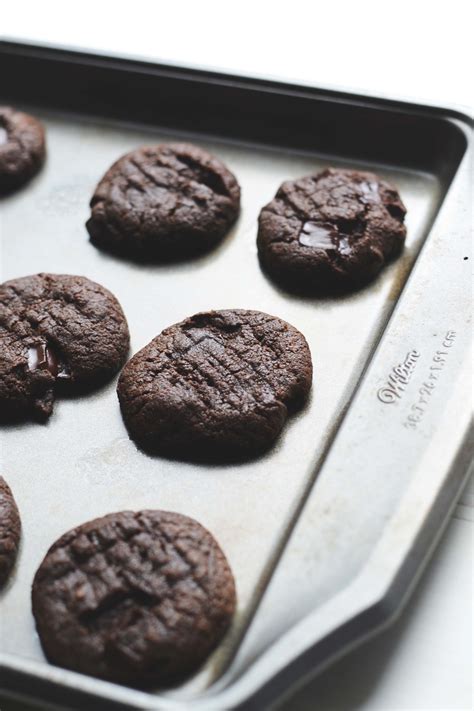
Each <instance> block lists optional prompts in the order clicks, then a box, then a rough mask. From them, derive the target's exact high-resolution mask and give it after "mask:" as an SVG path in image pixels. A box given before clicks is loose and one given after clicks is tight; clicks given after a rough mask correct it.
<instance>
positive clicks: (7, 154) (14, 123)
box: [0, 106, 46, 194]
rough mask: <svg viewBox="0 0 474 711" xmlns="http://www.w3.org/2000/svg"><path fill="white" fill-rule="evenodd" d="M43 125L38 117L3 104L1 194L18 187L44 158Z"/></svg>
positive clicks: (0, 111) (0, 108)
mask: <svg viewBox="0 0 474 711" xmlns="http://www.w3.org/2000/svg"><path fill="white" fill-rule="evenodd" d="M45 153H46V149H45V137H44V129H43V126H42V125H41V123H40V122H39V121H38V119H36V118H34V117H33V116H30V115H29V114H25V113H23V112H22V111H15V109H12V108H10V107H9V106H0V194H5V193H8V192H10V191H11V190H14V189H16V188H19V187H20V186H21V185H23V183H26V182H27V181H28V180H29V179H30V178H32V177H33V175H35V174H36V173H37V172H38V171H39V169H40V168H41V166H42V165H43V162H44V157H45Z"/></svg>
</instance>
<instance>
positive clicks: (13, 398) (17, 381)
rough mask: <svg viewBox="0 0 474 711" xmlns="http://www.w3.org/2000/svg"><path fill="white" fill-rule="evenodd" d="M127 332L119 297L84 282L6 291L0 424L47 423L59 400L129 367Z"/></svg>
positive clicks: (15, 285) (2, 297) (8, 286)
mask: <svg viewBox="0 0 474 711" xmlns="http://www.w3.org/2000/svg"><path fill="white" fill-rule="evenodd" d="M129 340H130V339H129V333H128V326H127V321H126V319H125V316H124V314H123V311H122V308H121V306H120V304H119V302H118V301H117V299H116V298H115V296H113V294H111V293H110V292H109V291H108V290H107V289H105V288H104V287H103V286H100V285H99V284H96V283H95V282H93V281H90V280H89V279H86V278H85V277H81V276H72V275H68V274H35V275H32V276H26V277H22V278H19V279H12V280H11V281H7V282H5V283H4V284H1V285H0V421H4V422H5V421H15V420H18V419H30V418H33V419H36V420H39V421H44V420H46V419H47V418H48V417H49V416H50V415H51V413H52V411H53V404H54V398H55V393H56V392H57V391H63V392H67V393H74V392H80V391H81V390H87V389H89V388H91V387H94V386H97V385H100V384H101V383H103V382H105V381H106V380H108V379H109V378H110V377H111V376H112V375H113V374H114V373H116V372H117V371H118V370H119V369H120V367H121V366H122V365H123V363H124V362H125V360H126V358H127V354H128V348H129Z"/></svg>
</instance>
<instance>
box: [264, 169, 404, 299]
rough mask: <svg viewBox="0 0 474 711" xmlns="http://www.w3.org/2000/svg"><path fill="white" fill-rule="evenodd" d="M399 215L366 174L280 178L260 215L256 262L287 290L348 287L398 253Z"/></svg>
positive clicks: (395, 198) (385, 186)
mask: <svg viewBox="0 0 474 711" xmlns="http://www.w3.org/2000/svg"><path fill="white" fill-rule="evenodd" d="M405 213H406V210H405V207H404V205H403V203H402V201H401V199H400V196H399V194H398V192H397V190H396V189H395V188H394V187H393V186H392V185H390V184H389V183H387V182H386V181H384V180H381V179H380V178H379V177H378V176H377V175H375V174H374V173H366V172H361V171H353V170H339V169H333V168H329V169H327V170H324V171H323V172H321V173H318V174H316V175H309V176H307V177H305V178H300V179H299V180H294V181H288V182H286V183H283V184H282V185H281V187H280V188H279V190H278V192H277V194H276V196H275V198H274V199H273V200H272V201H271V202H270V203H268V205H266V207H264V208H263V209H262V211H261V213H260V217H259V229H258V237H257V246H258V253H259V257H260V261H261V264H262V266H263V267H264V269H265V270H266V271H267V272H268V273H269V274H270V276H272V277H273V278H274V279H275V280H276V281H278V282H279V283H281V284H282V285H283V286H288V287H291V288H295V289H302V290H315V291H318V290H320V289H322V290H325V289H327V288H329V289H331V288H336V289H337V288H341V287H342V288H344V287H349V288H353V287H356V286H358V285H361V284H364V283H366V282H368V281H369V280H370V279H372V278H373V277H374V276H375V275H376V274H377V273H378V272H379V271H380V270H381V269H382V267H383V266H384V264H386V263H387V262H388V261H389V260H391V259H393V258H394V257H396V256H397V255H398V254H399V253H400V252H401V250H402V248H403V244H404V241H405V236H406V228H405V226H404V224H403V221H404V218H405Z"/></svg>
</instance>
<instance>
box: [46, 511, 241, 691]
mask: <svg viewBox="0 0 474 711" xmlns="http://www.w3.org/2000/svg"><path fill="white" fill-rule="evenodd" d="M32 601H33V614H34V617H35V620H36V626H37V629H38V634H39V636H40V640H41V644H42V646H43V650H44V652H45V654H46V656H47V658H48V659H49V661H50V662H53V663H55V664H58V665H60V666H63V667H66V668H69V669H73V670H74V671H78V672H82V673H84V674H90V675H92V676H97V677H100V678H102V679H107V680H109V681H115V682H118V683H121V684H129V685H132V686H140V687H152V686H158V685H170V684H174V683H176V682H178V681H180V680H182V679H184V678H185V677H187V676H189V675H190V674H191V673H193V672H194V671H196V670H197V669H198V668H199V667H200V666H201V664H202V663H203V662H204V660H205V659H206V658H207V656H208V655H209V654H210V653H211V652H212V651H213V649H214V648H215V647H216V646H217V645H218V644H219V642H220V641H221V639H222V638H223V636H224V634H225V632H226V631H227V629H228V627H229V625H230V622H231V620H232V616H233V614H234V610H235V604H236V596H235V586H234V579H233V576H232V572H231V570H230V567H229V564H228V562H227V560H226V558H225V556H224V553H223V552H222V550H221V549H220V547H219V545H218V544H217V542H216V541H215V539H214V538H213V537H212V535H211V534H210V533H209V531H207V530H206V529H205V528H203V526H201V525H200V524H199V523H197V521H194V520H193V519H191V518H188V517H187V516H182V515H180V514H176V513H168V512H165V511H140V512H132V511H123V512H120V513H114V514H110V515H108V516H104V517H103V518H98V519H96V520H94V521H90V522H88V523H85V524H83V525H82V526H79V527H78V528H75V529H73V530H72V531H69V532H68V533H66V534H64V535H63V536H62V537H61V538H59V540H57V541H56V543H54V544H53V545H52V547H51V548H50V549H49V551H48V553H47V554H46V557H45V558H44V560H43V562H42V563H41V565H40V567H39V569H38V571H37V573H36V576H35V579H34V582H33V589H32Z"/></svg>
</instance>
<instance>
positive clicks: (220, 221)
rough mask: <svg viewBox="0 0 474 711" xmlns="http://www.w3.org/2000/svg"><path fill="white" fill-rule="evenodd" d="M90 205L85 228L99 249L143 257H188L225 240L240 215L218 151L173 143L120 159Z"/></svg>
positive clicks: (237, 196) (233, 184)
mask: <svg viewBox="0 0 474 711" xmlns="http://www.w3.org/2000/svg"><path fill="white" fill-rule="evenodd" d="M90 206H91V217H90V219H89V220H88V222H87V229H88V231H89V235H90V239H91V242H92V243H93V244H95V245H96V246H97V247H99V248H101V249H104V250H107V251H109V252H113V253H115V254H118V255H123V256H126V257H130V258H134V259H139V260H147V259H151V260H174V259H185V258H188V257H192V256H194V255H197V254H201V253H203V252H206V251H207V250H208V249H210V248H211V247H212V246H214V245H215V244H216V243H217V242H219V241H220V240H221V239H222V238H223V237H224V235H225V234H226V232H227V231H228V230H229V227H230V226H231V225H232V223H233V222H234V221H235V220H236V219H237V216H238V214H239V208H240V188H239V185H238V183H237V180H236V179H235V177H234V175H233V174H232V173H231V172H230V171H229V170H228V169H227V168H226V167H225V166H224V164H223V163H221V161H220V160H218V159H217V158H215V157H214V156H212V155H210V154H209V153H206V151H203V150H202V149H201V148H198V147H197V146H193V145H191V144H187V143H169V144H162V145H158V146H144V147H143V148H139V149H137V150H135V151H132V152H131V153H128V154H127V155H125V156H123V157H122V158H120V160H118V161H117V162H116V163H114V165H113V166H112V167H111V168H110V169H109V170H108V171H107V173H106V174H105V175H104V177H103V178H102V180H101V181H100V183H99V184H98V186H97V188H96V190H95V193H94V195H93V197H92V200H91V203H90Z"/></svg>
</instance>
